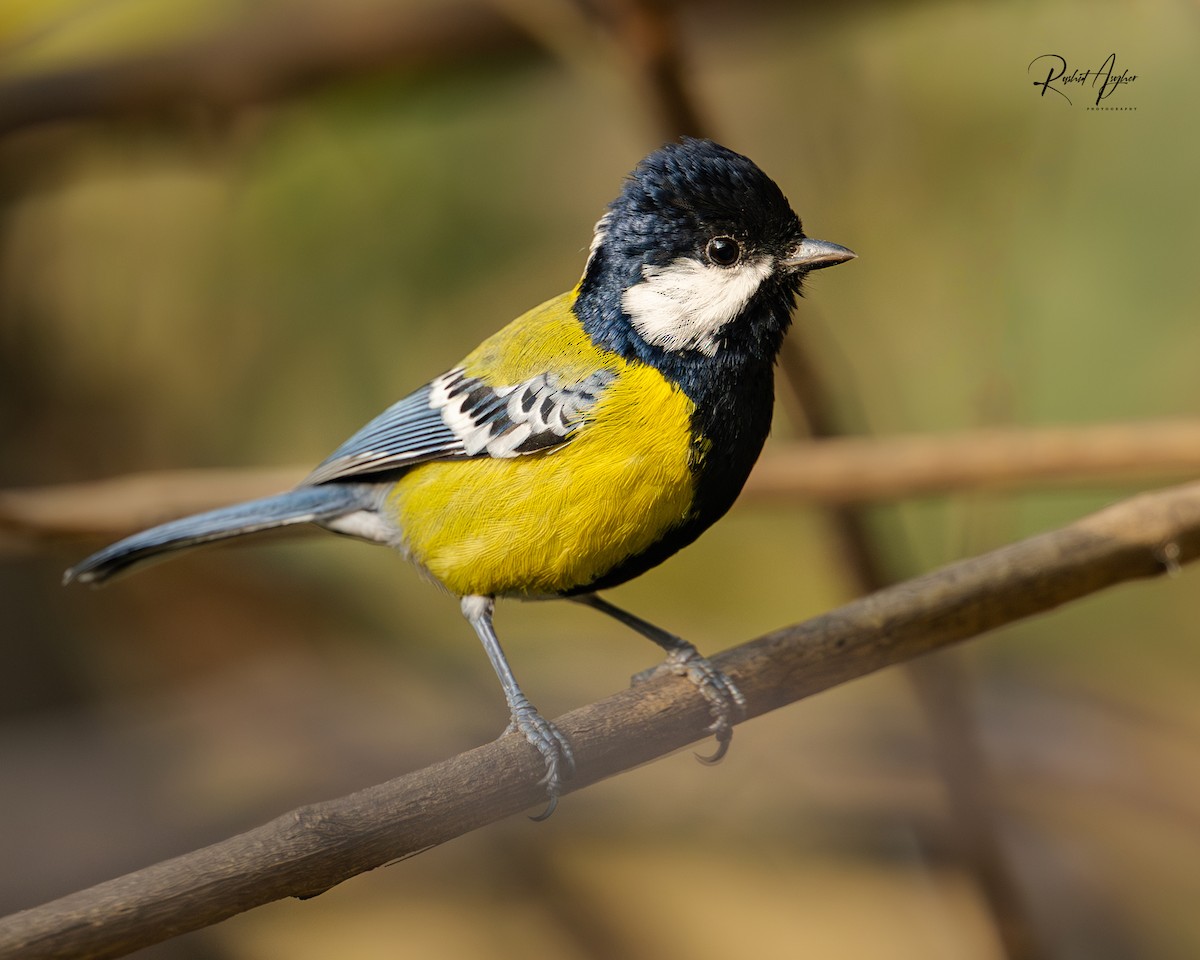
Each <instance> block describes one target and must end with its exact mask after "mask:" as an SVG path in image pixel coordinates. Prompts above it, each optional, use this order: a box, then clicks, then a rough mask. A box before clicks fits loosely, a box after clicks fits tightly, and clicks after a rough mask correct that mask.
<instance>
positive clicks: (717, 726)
mask: <svg viewBox="0 0 1200 960" xmlns="http://www.w3.org/2000/svg"><path fill="white" fill-rule="evenodd" d="M663 673H670V674H672V675H674V676H677V677H687V678H688V679H689V680H690V681H691V682H692V683H693V684H695V685H696V687H697V688H699V690H700V692H701V693H702V694H703V695H704V699H705V700H707V701H708V712H709V714H710V716H712V718H713V721H712V723H710V724H709V725H708V732H709V733H711V734H712V735H713V736H714V737H715V738H716V740H717V749H716V750H715V751H714V752H713V753H712V755H711V756H707V757H705V756H701V755H700V754H696V759H698V760H699V761H700V762H701V763H717V762H718V761H719V760H720V759H721V758H722V757H723V756H725V754H726V752H728V750H729V741H730V740H732V739H733V725H734V723H735V722H736V721H737V720H740V719H741V718H742V717H743V716H745V713H746V698H745V697H744V696H743V695H742V691H741V690H739V689H738V688H737V685H736V684H735V683H734V682H733V681H732V680H731V679H730V678H729V677H728V676H727V675H726V674H724V673H722V672H721V671H720V670H718V669H717V668H716V667H715V666H713V663H712V661H711V660H709V659H708V658H707V657H704V656H701V655H700V651H699V650H697V649H696V648H695V647H694V646H692V645H691V644H690V643H688V642H687V641H686V640H680V641H679V645H678V646H676V647H675V648H674V649H672V650H670V651H669V652H668V653H667V659H666V660H665V661H663V662H662V663H660V664H658V665H657V666H654V667H651V668H650V669H648V670H643V671H642V672H641V673H639V674H637V675H635V676H634V678H633V682H634V683H635V684H636V683H643V682H645V681H646V680H649V679H650V678H651V677H657V676H659V675H660V674H663Z"/></svg>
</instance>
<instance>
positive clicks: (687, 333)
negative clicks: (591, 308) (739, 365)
mask: <svg viewBox="0 0 1200 960" xmlns="http://www.w3.org/2000/svg"><path fill="white" fill-rule="evenodd" d="M770 273H771V263H770V261H769V260H748V261H745V262H743V263H739V264H738V265H737V266H735V267H717V266H713V265H712V264H707V263H701V262H700V261H699V260H692V259H690V258H687V257H681V258H680V259H678V260H673V261H672V262H671V263H668V264H667V265H666V266H665V267H653V266H644V267H642V276H643V277H644V279H643V280H642V282H641V283H636V284H634V285H633V286H632V287H630V288H629V289H628V290H626V291H625V292H624V293H623V294H622V295H621V307H622V309H624V311H625V313H626V314H628V315H629V320H630V322H631V323H632V324H633V327H634V329H635V330H636V331H637V332H638V334H639V335H640V336H641V338H642V339H643V340H645V341H646V342H647V343H649V344H652V345H654V346H656V347H662V348H663V349H664V350H671V351H676V350H699V351H700V352H701V353H704V354H707V355H708V356H710V357H711V356H713V355H714V354H715V353H716V352H717V344H718V343H719V334H720V332H721V329H722V328H723V327H724V326H725V325H726V324H728V323H729V322H730V321H731V320H733V319H734V317H736V316H737V315H738V314H739V313H741V312H742V310H744V309H745V307H746V304H748V303H749V302H750V298H751V297H753V296H754V294H755V293H756V292H757V291H758V288H759V286H760V285H761V284H762V282H763V280H765V279H766V278H767V276H768V275H769V274H770Z"/></svg>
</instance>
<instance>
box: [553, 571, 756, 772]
mask: <svg viewBox="0 0 1200 960" xmlns="http://www.w3.org/2000/svg"><path fill="white" fill-rule="evenodd" d="M572 599H574V600H576V601H577V602H579V603H582V604H584V605H585V606H589V607H591V608H592V609H593V610H599V611H600V612H601V613H607V614H608V615H609V616H610V617H612V618H613V619H615V620H619V621H620V622H621V623H623V624H625V626H627V627H629V628H630V629H631V630H636V631H637V632H638V633H640V634H641V635H642V636H643V637H645V638H646V639H648V640H653V641H654V642H655V643H657V644H658V645H659V646H660V647H662V648H663V649H664V650H665V651H667V660H666V662H665V663H662V664H659V665H658V666H657V667H651V668H650V669H649V670H643V671H642V672H641V673H639V674H636V675H635V676H634V678H633V682H634V683H641V682H642V681H644V680H648V679H649V678H650V677H652V676H655V675H657V674H659V673H662V672H663V671H667V672H670V673H673V674H675V675H677V676H686V677H687V678H688V679H689V680H691V681H692V683H694V684H695V685H696V686H697V687H698V688H699V689H700V692H701V693H702V694H704V698H705V699H706V700H707V701H708V711H709V713H710V714H711V715H712V718H713V722H712V723H711V724H709V727H708V729H709V731H710V732H711V733H712V734H713V736H715V737H716V738H717V750H716V752H715V753H714V754H713V755H712V756H710V757H699V759H700V760H702V761H703V762H704V763H716V762H717V761H718V760H720V759H721V758H722V757H723V756H725V752H726V751H727V750H728V749H729V741H730V740H731V739H733V724H734V722H735V720H737V719H740V718H741V717H742V716H743V715H745V712H746V698H745V697H744V696H742V691H740V690H739V689H738V688H737V686H736V685H735V684H734V682H733V681H732V680H731V679H729V677H727V676H726V675H725V674H724V673H722V672H721V671H720V670H718V669H717V668H716V667H715V666H713V664H712V661H710V660H709V659H708V658H707V657H704V656H701V654H700V651H699V650H697V649H696V648H695V647H694V646H692V644H690V643H688V642H687V641H686V640H684V639H683V638H682V637H677V636H675V634H673V633H667V631H666V630H663V629H662V628H661V627H656V626H655V625H654V624H652V623H650V622H648V621H646V620H643V619H642V618H641V617H635V616H634V615H633V614H632V613H629V612H628V611H626V610H622V609H621V608H620V607H616V606H613V605H612V604H611V603H609V602H608V601H607V600H603V599H601V598H600V597H599V596H597V595H596V594H594V593H588V594H584V595H583V596H581V597H573V598H572ZM735 714H736V716H735Z"/></svg>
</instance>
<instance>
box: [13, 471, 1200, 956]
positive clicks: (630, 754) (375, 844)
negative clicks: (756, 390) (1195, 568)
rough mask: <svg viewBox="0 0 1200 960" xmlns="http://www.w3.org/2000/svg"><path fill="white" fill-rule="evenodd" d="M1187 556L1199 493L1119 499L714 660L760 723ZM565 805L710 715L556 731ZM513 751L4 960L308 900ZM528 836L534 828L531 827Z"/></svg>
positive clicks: (533, 784)
mask: <svg viewBox="0 0 1200 960" xmlns="http://www.w3.org/2000/svg"><path fill="white" fill-rule="evenodd" d="M1197 556H1200V483H1192V484H1187V485H1185V486H1180V487H1174V488H1171V489H1167V490H1162V491H1159V492H1156V493H1148V494H1142V495H1140V496H1137V497H1133V498H1131V499H1129V500H1125V501H1122V502H1121V503H1118V504H1116V505H1114V506H1111V507H1108V508H1107V509H1105V510H1102V511H1100V512H1098V513H1095V514H1092V515H1091V516H1088V517H1085V518H1084V519H1082V520H1080V521H1078V522H1076V523H1073V524H1071V525H1069V526H1067V527H1063V528H1061V529H1059V530H1056V531H1053V532H1051V533H1045V534H1041V535H1039V536H1035V537H1031V538H1030V539H1028V540H1023V541H1020V542H1019V543H1015V544H1012V545H1010V546H1007V547H1004V548H1001V549H999V550H995V551H993V552H991V553H987V554H984V555H983V556H980V557H976V558H974V559H971V560H965V561H962V562H959V563H955V564H952V565H950V566H947V567H944V568H943V569H941V570H937V571H935V572H933V573H929V574H926V575H925V576H922V577H918V578H917V579H915V580H910V581H907V582H905V583H901V584H898V585H896V586H894V587H889V588H887V589H885V590H881V591H879V592H877V593H874V594H872V595H871V596H868V597H865V598H863V599H861V600H857V601H855V602H853V603H849V604H847V605H846V606H844V607H841V608H839V609H837V610H834V611H832V612H830V613H827V614H825V615H823V616H820V617H816V618H814V619H812V620H809V621H807V622H805V623H802V624H798V625H795V626H791V627H785V628H783V629H781V630H778V631H776V632H775V633H771V634H768V635H766V636H763V637H759V638H758V639H757V640H753V641H750V642H748V643H745V644H743V645H741V646H739V647H736V648H734V649H732V650H729V651H726V652H725V653H724V654H722V655H720V656H719V657H716V658H715V662H716V663H717V664H718V665H719V666H720V667H721V668H722V669H723V670H725V671H726V672H728V673H729V675H730V676H731V677H732V678H733V679H734V681H735V682H736V683H737V684H738V686H739V687H740V688H741V689H742V691H743V692H744V693H745V694H746V698H747V701H748V704H749V707H748V711H747V715H748V716H749V717H754V716H758V715H760V714H762V713H765V712H767V711H769V710H774V709H775V708H777V707H781V706H783V705H785V704H788V703H792V702H794V701H796V700H799V699H801V698H803V697H806V696H809V695H811V694H813V693H816V692H818V691H820V690H824V689H827V688H829V687H833V686H836V685H837V684H840V683H845V682H846V681H848V680H852V679H854V678H856V677H860V676H863V675H865V674H867V673H871V672H873V671H875V670H879V669H881V668H883V667H886V666H890V665H892V664H896V663H900V662H903V661H906V660H910V659H912V658H913V657H916V656H919V655H920V654H923V653H927V652H929V651H931V650H934V649H937V648H939V647H943V646H946V645H947V644H951V643H954V642H956V641H959V640H963V639H966V638H967V637H972V636H976V635H978V634H980V633H983V632H985V631H987V630H990V629H993V628H995V627H999V626H1001V625H1003V624H1006V623H1011V622H1013V621H1015V620H1018V619H1021V618H1022V617H1028V616H1031V615H1033V614H1036V613H1041V612H1044V611H1046V610H1050V609H1052V608H1054V607H1056V606H1059V605H1060V604H1063V603H1066V602H1068V601H1070V600H1074V599H1078V598H1079V597H1083V596H1086V595H1087V594H1090V593H1094V592H1096V591H1098V590H1101V589H1104V588H1105V587H1108V586H1112V585H1113V584H1116V583H1120V582H1122V581H1126V580H1133V579H1137V578H1141V577H1152V576H1155V575H1158V574H1161V573H1163V572H1174V571H1176V570H1178V568H1179V566H1180V565H1181V564H1183V563H1186V562H1189V561H1191V560H1194V559H1196V558H1197ZM555 722H556V723H557V724H558V725H559V726H560V727H561V729H562V730H563V732H564V733H565V734H566V735H567V736H568V737H570V739H571V742H572V744H573V746H574V749H575V756H576V761H577V767H578V769H577V774H576V777H575V780H574V781H573V782H572V783H571V784H570V789H579V788H582V787H585V786H587V785H588V784H591V783H595V782H596V781H598V780H601V779H604V778H605V777H610V776H613V775H615V774H617V773H620V772H622V771H624V770H628V769H631V768H632V767H635V766H637V765H638V764H641V763H645V762H647V761H650V760H653V759H655V758H657V757H661V756H663V755H665V754H667V753H670V752H671V751H673V750H677V749H679V748H680V747H683V746H685V745H687V744H689V743H691V742H693V741H695V740H697V739H698V738H699V737H700V736H702V734H703V730H704V725H705V723H706V722H707V713H706V709H705V706H704V702H703V700H702V698H700V697H698V696H696V694H695V690H694V688H693V687H692V686H691V685H690V684H689V683H687V682H684V681H682V680H678V679H675V678H670V677H662V678H658V679H654V680H651V681H649V682H647V683H645V684H643V685H639V686H638V687H636V688H634V689H631V690H625V691H622V692H621V693H618V694H616V695H614V696H612V697H609V698H607V699H605V700H602V701H600V702H598V703H595V704H592V705H590V706H587V707H583V708H580V709H578V710H574V711H572V712H571V713H569V714H567V715H566V716H564V717H562V718H561V719H559V720H556V721H555ZM542 772H543V771H542V765H541V763H540V762H539V761H538V759H537V758H536V757H535V756H533V755H532V753H531V751H530V750H529V749H528V747H527V746H526V744H525V743H524V741H522V740H521V739H520V738H519V737H515V736H507V737H503V738H501V739H500V740H497V741H495V742H493V743H489V744H486V745H485V746H482V747H478V748H476V749H474V750H471V751H468V752H467V753H463V754H460V755H459V756H457V757H453V758H452V759H449V760H446V761H443V762H442V763H438V764H435V765H433V766H431V767H427V768H426V769H424V770H418V771H416V772H414V773H411V774H408V775H406V776H403V777H400V778H398V779H395V780H391V781H389V782H387V783H383V784H380V785H378V786H374V787H370V788H368V789H366V790H363V791H360V792H359V793H355V794H352V795H350V796H348V797H342V798H339V799H337V800H330V801H327V802H324V803H317V804H312V805H310V806H306V807H301V808H300V809H298V810H294V811H292V812H291V813H287V814H284V815H283V816H281V817H279V818H277V819H275V820H273V821H271V822H270V823H268V824H265V825H264V826H261V827H258V828H257V829H254V830H250V831H248V832H246V833H243V834H240V835H239V836H236V837H232V838H230V839H228V840H225V841H223V842H221V843H217V844H213V845H212V846H210V847H205V848H204V849H201V850H197V851H194V852H192V853H188V854H184V855H183V856H180V857H176V858H175V859H173V860H168V861H165V862H163V863H159V864H156V865H155V866H152V867H148V868H146V869H144V870H140V871H137V872H135V873H131V874H128V875H126V876H124V877H120V878H118V879H115V880H110V881H108V882H106V883H102V884H99V885H97V886H95V887H91V888H89V889H87V890H83V891H80V892H79V893H75V894H72V895H71V896H68V897H64V898H62V899H61V900H56V901H54V902H52V903H48V904H46V905H44V906H41V907H35V908H33V909H30V910H26V911H23V912H21V913H17V914H13V915H12V916H10V917H8V918H6V919H3V920H0V960H17V958H21V960H35V958H59V957H61V958H65V957H71V958H80V957H116V956H121V955H123V954H125V953H128V952H130V951H132V950H135V949H137V948H139V947H143V946H147V945H149V944H151V943H156V942H158V941H161V940H165V939H167V938H169V937H172V936H175V935H177V934H180V933H183V932H185V931H188V930H194V929H197V928H199V927H203V926H207V925H209V924H213V923H216V922H218V921H220V920H222V919H224V918H226V917H230V916H233V915H234V914H236V913H240V912H242V911H245V910H249V909H251V908H252V907H255V906H258V905H261V904H263V903H267V902H269V901H272V900H277V899H281V898H283V897H289V896H291V897H310V896H314V895H316V894H318V893H321V892H322V891H324V890H327V889H329V888H330V887H332V886H334V885H335V884H337V883H340V882H341V881H342V880H345V879H347V878H349V877H352V876H354V875H356V874H359V873H362V872H364V871H367V870H370V869H373V868H375V867H378V866H381V865H384V864H387V863H390V862H392V861H395V860H397V859H402V858H405V857H409V856H412V855H414V854H416V853H419V852H421V851H422V850H426V849H428V848H430V847H432V846H435V845H437V844H439V843H443V842H445V841H446V840H449V839H451V838H453V837H456V836H459V835H461V834H463V833H466V832H467V831H469V830H473V829H475V828H476V827H480V826H483V825H484V824H487V823H492V822H494V821H496V820H499V819H502V818H504V817H507V816H511V815H512V814H514V813H517V812H519V811H521V810H524V809H527V808H529V807H531V806H535V805H538V804H540V803H541V802H542V801H543V800H544V797H543V796H542V790H541V788H540V787H539V786H538V783H537V779H538V777H539V776H541V774H542ZM531 829H533V828H531Z"/></svg>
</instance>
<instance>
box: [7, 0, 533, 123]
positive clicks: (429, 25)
mask: <svg viewBox="0 0 1200 960" xmlns="http://www.w3.org/2000/svg"><path fill="white" fill-rule="evenodd" d="M536 50H537V47H536V45H535V44H534V42H533V40H532V39H531V38H530V37H529V36H528V35H526V34H525V33H523V32H522V31H520V30H518V29H517V28H516V27H515V26H513V24H512V23H511V21H509V20H508V19H506V18H505V17H503V16H501V15H500V14H499V13H497V12H495V11H494V10H491V9H490V8H488V7H487V6H485V5H479V4H474V3H456V4H452V5H447V6H446V7H445V8H443V9H434V8H432V7H426V8H422V9H420V10H418V11H416V12H414V11H413V10H411V9H409V8H408V7H407V6H404V5H396V4H377V5H373V6H370V7H361V6H360V7H357V8H356V7H354V6H353V5H351V6H350V7H349V8H348V9H347V8H346V7H345V6H343V5H338V4H325V5H320V4H305V5H301V6H299V7H297V6H296V5H295V4H289V5H287V7H286V8H285V9H282V10H280V9H276V8H272V9H269V10H267V11H266V12H263V13H259V14H256V15H254V16H250V17H246V18H243V19H240V20H239V21H237V22H236V23H235V24H234V25H232V26H230V27H226V28H224V29H221V30H219V31H216V32H214V33H213V34H211V35H209V36H206V37H202V38H200V39H197V40H191V41H186V42H184V43H181V44H179V45H177V46H174V47H172V48H169V49H166V50H163V51H161V52H155V53H147V54H143V55H140V56H135V57H130V56H124V57H117V58H114V59H112V60H110V61H108V62H99V63H92V64H89V65H85V66H80V67H74V68H69V69H63V70H58V71H54V72H47V73H44V74H33V75H24V76H21V75H18V76H15V77H11V78H8V79H5V80H3V81H0V137H3V136H4V135H6V134H9V133H12V132H14V131H17V130H21V129H23V128H26V127H30V126H34V125H36V124H39V123H45V122H48V121H55V120H67V119H82V118H105V119H111V118H115V117H124V116H129V115H139V114H140V115H146V114H156V113H163V112H177V111H179V110H180V109H191V108H193V107H195V106H196V105H203V106H206V107H209V108H213V109H218V110H230V109H233V108H236V107H240V106H245V105H248V104H253V103H258V102H262V101H266V100H273V99H277V98H280V97H283V96H287V95H290V94H295V93H298V92H301V91H305V90H309V89H312V88H314V87H317V86H320V85H321V84H323V83H328V82H330V81H332V80H338V79H342V78H344V77H347V76H352V75H356V74H361V73H365V72H367V71H370V70H378V69H384V68H396V67H404V68H407V69H429V68H431V67H440V66H446V65H449V64H453V63H456V62H463V61H466V62H475V61H478V60H479V59H480V57H482V56H485V55H488V54H497V53H510V52H513V51H520V52H525V53H530V52H536Z"/></svg>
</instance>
